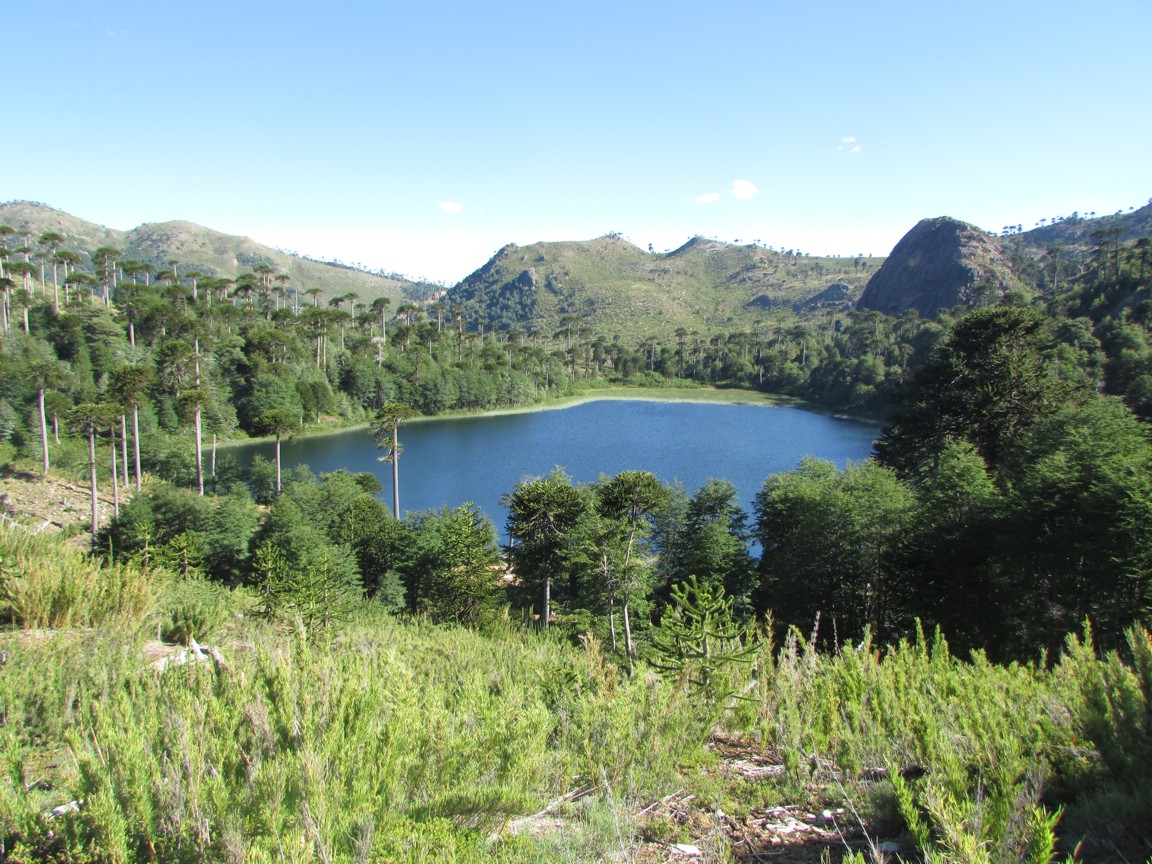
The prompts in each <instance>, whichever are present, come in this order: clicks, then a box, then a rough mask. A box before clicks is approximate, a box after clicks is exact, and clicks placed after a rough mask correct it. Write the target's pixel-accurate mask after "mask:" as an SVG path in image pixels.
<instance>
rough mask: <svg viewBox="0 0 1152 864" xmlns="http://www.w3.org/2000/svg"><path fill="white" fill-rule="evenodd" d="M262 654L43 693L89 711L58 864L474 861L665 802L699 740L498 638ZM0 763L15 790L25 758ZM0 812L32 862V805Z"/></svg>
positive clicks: (688, 729)
mask: <svg viewBox="0 0 1152 864" xmlns="http://www.w3.org/2000/svg"><path fill="white" fill-rule="evenodd" d="M274 636H275V634H273V633H272V632H271V631H265V632H264V633H263V635H262V636H261V637H260V638H258V639H256V640H255V641H254V643H253V644H252V645H251V646H250V648H249V649H248V650H247V651H243V652H240V653H236V654H234V656H232V657H230V658H229V660H228V666H227V668H220V669H217V668H214V667H209V666H206V665H203V664H199V665H189V666H185V667H177V668H172V669H169V670H167V671H165V672H163V673H162V674H157V673H156V672H155V671H153V670H151V669H149V668H147V667H145V666H144V664H143V661H140V662H138V663H137V664H136V665H135V667H133V665H132V664H131V663H130V662H125V663H124V664H122V665H119V664H114V665H113V666H111V667H108V668H105V669H104V670H103V672H104V674H105V676H106V677H105V678H104V680H103V681H101V680H100V678H99V676H95V675H93V673H92V670H85V669H83V668H82V667H81V668H75V667H73V669H72V672H71V674H72V675H73V676H74V677H72V678H71V680H70V681H68V683H65V682H64V681H60V682H58V683H56V684H55V685H54V687H53V689H54V690H56V691H57V692H58V691H59V690H60V689H65V690H67V689H69V688H71V689H72V690H73V691H74V692H76V693H80V692H83V693H84V698H78V699H76V700H74V702H73V704H72V706H71V708H70V711H71V715H72V719H71V721H70V722H67V723H65V724H62V725H63V727H64V728H63V729H62V730H59V731H62V732H63V734H64V737H65V739H66V741H67V744H68V748H69V750H70V752H71V757H72V759H73V760H74V762H75V766H76V770H75V774H74V775H73V776H71V777H69V778H68V780H67V782H68V786H67V790H68V791H67V792H66V793H64V792H63V789H62V790H61V795H59V796H58V797H61V798H66V799H75V800H79V801H83V806H82V807H81V808H80V809H79V810H78V811H77V812H75V813H71V814H68V815H67V816H65V817H63V818H62V819H59V820H54V821H53V823H52V827H53V828H54V829H55V833H54V834H53V840H52V842H53V843H55V844H56V847H57V848H56V853H54V854H64V855H67V856H74V857H78V858H83V857H85V856H95V857H99V858H101V859H102V860H122V861H134V860H154V859H155V860H165V861H183V860H188V861H193V860H197V861H198V860H264V859H272V858H275V859H277V860H293V861H304V860H310V861H311V860H325V861H355V860H369V859H371V860H387V856H388V854H391V853H388V852H387V850H389V849H391V848H392V847H393V846H395V844H396V843H397V832H400V833H401V834H402V835H403V836H405V837H407V838H409V841H411V843H413V844H414V845H413V847H412V848H413V849H418V848H422V847H421V844H424V845H427V846H428V849H429V850H432V849H433V848H436V849H439V851H438V852H437V853H436V854H438V855H439V854H443V850H444V848H446V847H445V846H444V844H448V845H449V846H451V847H452V848H454V849H456V851H455V852H453V853H452V854H454V855H458V856H462V857H461V858H460V860H469V858H470V857H475V858H477V859H479V858H481V857H484V858H485V860H487V859H486V856H488V855H489V854H495V853H499V854H510V853H509V851H508V850H509V849H514V848H516V847H517V844H518V843H520V842H521V841H502V842H501V843H497V844H496V845H495V846H493V845H491V844H490V843H489V841H488V840H487V839H486V838H487V837H488V836H489V835H491V834H493V833H498V832H499V831H500V829H501V827H502V826H503V825H504V824H505V822H506V821H507V820H509V819H510V818H511V817H513V816H515V815H518V814H525V813H531V812H534V811H535V810H537V809H540V808H541V807H542V806H543V805H544V804H546V803H547V802H548V801H549V800H551V799H553V798H555V797H560V796H562V795H564V794H565V793H566V792H568V791H569V790H570V789H572V788H574V787H575V786H576V785H577V784H580V785H591V786H599V787H600V788H612V789H620V790H628V792H629V793H630V794H632V795H642V794H646V793H648V792H650V791H652V790H657V789H662V788H664V786H665V785H666V784H667V783H668V782H671V779H670V778H671V777H673V776H674V774H675V772H676V770H677V768H678V765H679V764H680V762H681V760H682V758H683V756H684V754H685V752H686V751H692V750H698V746H699V741H700V740H701V738H702V736H703V734H704V730H703V729H702V728H701V726H700V719H699V718H698V716H697V713H696V712H695V710H694V709H693V706H692V705H691V704H689V703H688V702H687V701H686V700H683V699H680V698H679V697H678V695H677V694H676V692H675V690H674V689H673V688H671V687H669V686H667V685H666V684H664V683H663V682H661V681H660V680H658V679H656V678H652V677H642V678H635V679H627V680H626V679H622V678H621V677H620V676H619V675H618V674H617V672H616V670H615V667H613V666H610V665H608V664H604V663H602V662H600V661H599V660H598V659H597V658H596V656H595V652H579V651H576V650H574V649H572V648H570V647H569V646H565V645H563V644H560V643H558V642H552V641H547V640H540V639H537V638H535V637H532V636H529V637H525V636H523V635H521V634H518V633H514V632H512V631H507V632H504V633H497V634H495V635H487V636H483V635H480V634H477V633H474V632H471V631H467V630H463V629H459V630H443V629H438V628H433V627H431V626H429V625H426V624H423V623H420V622H417V623H414V624H408V625H405V624H400V623H398V622H395V621H393V620H391V619H389V618H387V617H385V616H383V615H366V616H365V617H363V618H362V619H360V620H359V621H358V622H357V624H356V625H355V626H352V627H350V628H349V629H348V630H347V631H345V633H344V634H343V635H342V636H341V637H340V638H339V639H338V640H335V641H332V642H324V643H314V642H312V641H309V637H308V636H306V635H305V634H304V632H303V631H302V630H301V631H299V632H297V633H295V634H293V635H292V636H291V638H288V639H282V638H274ZM121 655H123V652H121ZM68 675H69V673H68V672H62V673H61V676H62V677H64V678H67V677H68ZM22 680H25V679H22ZM25 684H26V685H28V684H29V682H27V681H26V680H25ZM101 685H103V686H101ZM4 696H5V698H6V699H13V700H21V699H26V698H27V697H28V693H27V692H25V693H23V694H18V693H14V692H11V691H8V692H6V693H4ZM4 746H5V752H4V756H5V761H6V764H9V765H10V766H17V767H14V768H13V771H15V772H16V773H17V774H26V768H23V767H19V766H27V765H28V764H29V763H28V759H29V757H30V754H31V753H32V752H34V748H32V749H30V748H29V742H23V743H21V742H20V741H18V740H15V739H14V738H12V737H9V738H8V739H7V740H6V741H5V742H4ZM7 793H8V794H7V795H6V796H5V798H4V801H3V802H2V808H3V809H0V826H2V827H3V833H4V834H5V835H7V838H8V840H7V843H8V845H9V846H11V845H12V844H13V843H14V842H15V843H16V844H17V845H18V846H19V848H22V849H24V850H29V849H34V848H37V847H38V846H42V845H43V844H44V843H46V842H47V833H46V832H47V825H46V824H40V827H39V830H37V828H36V824H31V823H30V822H29V817H28V812H29V805H28V803H27V802H28V797H29V796H28V795H24V796H22V795H21V794H20V790H19V788H18V787H17V786H16V785H15V784H14V783H12V782H10V783H9V786H8V787H7ZM63 826H66V827H67V830H65V831H61V828H62V827H63ZM505 847H507V848H505ZM428 854H429V855H431V854H432V852H431V851H429V853H428ZM413 856H414V857H410V856H408V855H405V856H404V860H418V859H419V855H418V854H416V853H413Z"/></svg>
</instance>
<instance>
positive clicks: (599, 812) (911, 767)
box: [0, 535, 1152, 862]
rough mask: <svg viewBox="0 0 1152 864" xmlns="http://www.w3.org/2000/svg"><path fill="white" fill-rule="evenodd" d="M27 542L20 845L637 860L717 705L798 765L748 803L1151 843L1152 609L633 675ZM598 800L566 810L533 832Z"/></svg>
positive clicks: (956, 835)
mask: <svg viewBox="0 0 1152 864" xmlns="http://www.w3.org/2000/svg"><path fill="white" fill-rule="evenodd" d="M0 548H2V551H3V555H4V585H5V596H6V597H8V598H9V599H8V600H7V603H8V604H9V605H8V610H9V613H8V614H9V615H10V617H11V618H13V619H15V620H16V621H17V622H19V623H25V624H26V625H27V626H29V627H44V626H55V627H60V628H61V629H59V630H57V631H55V632H49V631H30V630H23V631H19V630H16V631H9V632H6V633H0V650H2V651H3V652H5V654H4V657H5V659H6V662H5V663H3V665H0V766H2V771H0V860H6V861H100V862H104V861H109V862H111V861H124V862H131V861H173V862H185V861H187V862H192V861H223V862H232V861H236V862H239V861H245V862H253V861H255V862H260V861H273V860H275V861H300V862H303V861H325V862H360V861H459V862H470V861H492V860H495V861H501V860H503V861H509V862H511V861H540V862H543V861H552V860H557V859H558V858H559V859H560V860H571V861H582V860H588V861H593V860H602V859H604V858H606V857H609V856H615V857H618V858H621V859H622V860H628V859H630V857H631V856H633V854H634V852H635V849H634V842H635V841H634V836H633V833H634V831H635V830H638V829H637V828H636V822H635V820H634V818H633V815H631V814H635V813H638V812H639V810H640V809H641V808H640V805H639V803H638V802H642V801H644V802H651V801H655V800H659V799H661V798H663V797H665V796H667V795H668V794H669V793H670V792H673V791H674V790H676V789H678V788H683V787H685V786H689V787H693V788H694V789H695V790H697V791H700V792H701V796H700V797H701V798H704V797H706V792H705V787H706V786H707V783H708V782H711V781H710V780H709V779H708V778H709V777H715V776H716V772H714V771H712V770H711V767H712V763H711V760H712V759H713V758H714V757H712V756H710V755H709V753H708V752H707V750H706V749H705V747H703V746H702V745H703V744H704V743H705V742H706V741H707V740H708V738H709V736H710V735H711V733H713V732H715V731H717V730H722V731H726V732H728V733H730V734H731V733H735V734H738V735H740V736H741V737H743V738H745V739H759V741H760V743H761V744H763V745H765V746H766V747H772V748H776V749H778V750H780V751H781V752H782V753H783V755H784V762H785V764H786V768H787V770H786V775H785V777H784V780H783V782H782V783H781V784H780V785H770V784H771V783H773V782H775V781H767V782H762V783H761V785H757V786H755V787H753V786H748V787H746V788H744V789H743V791H740V790H737V791H736V792H735V793H733V794H743V795H745V796H746V797H745V798H744V799H743V800H737V801H735V802H734V806H738V807H751V806H752V803H751V802H752V801H753V799H754V800H755V801H756V802H758V803H759V805H760V806H763V803H764V802H765V801H775V802H780V803H786V802H789V801H797V800H798V799H802V798H805V797H808V796H812V795H814V794H815V795H821V796H829V795H833V796H841V797H846V798H848V799H850V800H851V801H852V802H853V803H854V804H855V805H858V809H859V810H860V811H861V812H862V813H863V814H864V815H865V817H866V818H867V819H868V821H869V824H870V828H871V830H873V831H877V830H879V831H883V832H886V833H887V835H888V836H892V835H900V834H903V835H904V841H905V843H906V844H907V846H908V847H909V848H911V847H915V848H916V850H917V852H916V855H917V856H918V857H919V858H922V859H923V860H927V861H939V862H992V861H1028V862H1047V861H1049V860H1052V859H1053V858H1054V857H1056V855H1057V846H1056V837H1057V831H1058V830H1062V831H1063V834H1064V837H1065V838H1071V840H1073V841H1075V840H1078V839H1081V838H1083V839H1085V840H1086V841H1088V842H1089V843H1096V844H1097V846H1099V847H1100V848H1104V846H1105V845H1106V844H1107V843H1113V844H1124V843H1127V844H1128V846H1127V848H1129V849H1135V850H1136V851H1137V853H1138V855H1137V857H1147V855H1148V853H1149V852H1150V851H1152V849H1150V848H1148V847H1147V846H1143V847H1142V846H1141V845H1140V844H1141V843H1142V842H1143V843H1147V842H1148V839H1149V838H1148V837H1147V829H1146V827H1145V829H1143V830H1144V831H1145V834H1144V835H1141V833H1140V832H1141V830H1142V829H1141V827H1140V826H1142V825H1143V826H1147V825H1149V824H1152V806H1150V802H1152V783H1150V781H1149V779H1148V776H1147V774H1148V772H1147V766H1148V764H1150V762H1149V758H1150V754H1152V719H1150V718H1152V637H1150V636H1149V634H1148V633H1147V632H1146V631H1143V630H1134V631H1132V633H1130V634H1129V641H1128V648H1127V651H1126V652H1124V653H1123V654H1121V653H1112V654H1108V655H1103V656H1101V655H1100V654H1099V652H1097V651H1096V650H1095V648H1094V647H1093V645H1092V642H1091V638H1090V635H1087V634H1086V635H1085V636H1084V637H1083V638H1075V639H1071V640H1070V641H1069V644H1068V648H1067V650H1066V651H1065V652H1064V654H1063V655H1062V656H1061V657H1060V658H1057V660H1056V662H1055V663H1053V664H1051V665H1046V664H1044V663H1040V662H1037V663H1035V664H1017V665H1010V666H999V665H995V664H991V663H989V662H988V661H987V660H986V659H985V658H983V657H982V656H980V655H977V656H974V657H972V658H969V659H965V660H961V659H959V658H956V657H954V656H952V654H951V653H950V652H949V650H948V647H947V645H946V644H945V642H944V640H943V639H941V638H940V637H939V636H937V637H935V638H933V639H931V640H929V639H926V638H924V637H922V636H921V637H920V638H919V639H917V640H914V641H911V642H906V643H901V644H900V645H897V646H893V647H891V648H888V649H881V648H878V647H875V646H873V645H872V644H871V643H870V642H868V641H867V640H866V641H865V642H864V643H863V644H861V645H859V646H850V647H845V648H844V649H842V650H841V651H839V652H837V653H834V654H821V653H819V652H817V651H816V650H815V649H814V647H813V645H812V643H811V642H809V641H806V640H804V639H803V638H801V637H800V636H799V634H796V633H795V632H794V633H793V634H792V635H791V636H790V637H789V638H788V639H787V640H786V641H785V643H784V644H783V646H781V647H780V648H779V649H778V650H776V649H773V648H772V646H770V645H769V644H768V643H767V642H766V641H764V640H758V637H757V636H756V635H755V632H756V631H754V630H749V631H748V633H747V634H746V636H745V637H744V638H745V639H746V640H747V644H746V647H748V648H752V649H754V650H753V651H751V652H750V654H749V657H754V662H750V663H740V664H732V665H731V666H730V667H726V671H725V675H726V676H727V677H726V680H725V682H724V686H723V687H719V688H717V689H716V692H715V694H713V695H711V696H710V695H709V694H708V693H702V692H700V691H699V688H697V689H696V690H692V689H691V688H690V687H689V686H688V685H687V684H686V683H685V680H684V679H685V676H681V678H679V679H677V678H672V677H669V678H662V677H660V676H658V675H657V674H655V673H654V672H652V671H650V670H649V669H648V668H647V667H644V666H643V665H641V666H640V667H638V670H637V673H636V674H635V675H631V676H630V675H628V674H626V673H625V672H623V671H622V670H621V669H620V668H619V667H618V666H617V665H616V664H615V663H613V662H611V661H610V660H609V659H608V658H606V657H605V656H604V654H603V653H602V651H601V650H600V646H599V645H598V644H597V643H596V642H595V640H593V639H588V640H586V641H585V642H584V643H583V645H582V646H579V647H574V646H572V645H569V644H566V643H564V642H563V641H561V640H560V639H559V638H558V637H556V636H554V635H547V634H540V633H525V632H521V631H520V630H518V629H517V628H515V627H513V626H511V625H509V624H507V623H506V622H505V623H503V624H502V623H500V622H496V623H493V624H492V625H491V626H490V627H489V628H488V629H487V630H486V631H485V632H483V633H481V632H476V631H472V630H468V629H464V628H444V627H438V626H433V625H431V624H429V623H427V622H425V621H423V620H414V621H400V620H397V619H394V618H391V617H389V616H388V615H386V614H384V613H382V612H380V611H378V610H374V609H373V608H371V607H368V606H366V607H364V608H363V609H361V610H360V611H359V612H358V613H357V615H356V616H355V617H354V618H353V620H352V621H351V622H350V623H349V624H347V625H346V626H345V627H343V628H342V629H340V630H337V631H323V632H322V633H311V634H310V633H308V632H307V631H306V629H305V628H304V627H302V626H298V627H296V628H290V627H289V628H286V629H285V628H283V627H281V628H280V629H277V628H276V627H274V626H273V625H271V624H269V623H268V622H265V621H262V620H255V619H244V620H243V621H242V622H241V623H240V624H237V623H236V622H235V620H234V618H233V616H234V615H235V613H236V612H238V611H242V606H240V607H237V606H236V605H235V604H236V603H238V602H239V600H238V598H237V597H236V596H233V595H221V596H215V597H213V598H210V600H211V604H210V605H212V608H213V610H215V611H213V612H211V614H208V613H204V612H203V611H202V610H200V606H201V604H202V603H203V602H208V601H207V600H204V598H203V597H202V596H201V594H202V593H203V591H204V590H205V588H204V586H197V585H184V586H183V588H182V589H181V590H182V591H184V592H185V593H189V592H190V596H191V600H189V599H188V597H185V596H184V595H183V594H181V593H180V592H173V591H171V589H170V588H169V587H167V585H166V584H165V582H164V581H163V580H159V577H157V579H158V580H159V581H152V582H149V581H148V580H149V579H151V578H152V577H150V576H149V575H148V574H147V573H146V572H144V571H141V570H138V569H134V568H133V567H131V566H127V567H113V568H104V569H100V568H98V566H97V565H96V564H95V563H94V562H92V561H90V560H88V559H86V558H84V556H81V555H79V554H77V555H75V556H74V555H73V554H72V553H70V552H63V551H60V550H57V549H55V547H53V546H51V545H43V546H42V545H40V541H35V540H27V539H24V538H20V539H18V540H13V539H12V537H11V536H10V535H9V536H5V537H4V545H3V547H0ZM43 574H55V575H50V576H45V575H43ZM70 581H75V582H79V583H80V584H81V586H82V590H78V589H76V588H75V586H72V585H70V584H68V583H69V582H70ZM102 583H109V584H111V585H112V586H119V587H115V588H114V589H111V588H103V587H101V586H102ZM52 586H56V587H52ZM132 586H136V587H135V588H133V587H132ZM141 586H147V587H148V591H147V592H145V591H144V590H143V587H141ZM149 592H159V593H163V597H162V601H163V602H162V603H161V604H160V605H159V607H158V608H159V609H160V610H161V611H163V610H165V609H168V610H170V609H172V608H180V607H181V606H186V607H188V608H192V607H195V608H194V609H192V611H191V612H187V611H186V612H184V613H181V616H177V617H178V618H179V619H180V620H181V621H183V622H185V624H186V625H187V626H186V627H184V629H188V630H190V631H191V630H192V629H195V628H199V629H204V628H205V627H209V626H214V627H216V628H217V629H218V630H219V629H220V628H221V627H223V629H222V630H220V633H221V634H222V635H223V636H224V637H225V638H223V639H222V640H221V641H219V642H217V644H218V645H220V646H221V648H222V651H223V655H222V656H223V658H224V663H223V664H220V663H216V662H210V663H196V664H188V665H185V666H169V667H167V668H166V669H165V670H164V671H162V672H161V671H157V670H156V669H154V668H152V667H151V666H149V665H148V661H147V659H146V658H145V656H144V655H143V653H142V652H141V650H140V646H141V642H142V636H141V634H142V632H143V630H144V626H143V625H145V624H148V625H149V626H150V625H151V623H152V622H153V621H154V620H156V616H155V615H153V614H151V613H150V612H149V610H150V609H151V606H150V603H146V602H143V600H141V599H140V598H142V597H145V596H148V597H152V596H153V593H149ZM61 597H63V598H66V599H64V600H61V599H59V598H61ZM21 598H24V599H21ZM51 598H57V599H55V600H52V599H51ZM101 598H104V599H101ZM125 598H127V599H125ZM132 598H136V599H132ZM229 603H232V604H234V605H233V608H232V610H231V614H230V615H229V616H227V617H228V623H226V624H222V623H221V622H222V619H221V616H220V614H219V612H220V608H221V604H224V606H227V604H229ZM52 609H57V610H59V611H57V612H53V613H49V612H45V611H38V610H52ZM197 610H200V611H197ZM193 613H194V614H193ZM165 616H167V617H165ZM159 620H161V621H163V620H172V615H171V614H170V613H169V612H165V613H164V614H163V615H161V616H160V618H159ZM212 622H215V624H213V623H212ZM717 698H718V699H721V700H723V701H722V702H720V703H717V702H715V701H713V700H714V699H717ZM814 789H820V790H823V791H820V792H814V791H813V790H814ZM585 793H590V794H587V795H585ZM569 797H570V798H572V799H573V800H576V799H579V801H580V803H579V804H574V805H571V806H570V807H569V808H568V810H567V815H568V818H569V822H568V827H567V828H566V829H565V830H564V832H563V833H560V834H552V835H549V836H544V837H534V836H532V835H531V834H530V833H526V834H516V833H515V832H513V831H511V830H508V829H509V825H510V823H511V820H513V819H514V818H517V817H523V816H525V815H527V814H533V813H537V812H538V811H541V810H545V809H547V807H548V805H550V804H552V803H555V802H557V801H559V800H562V799H566V798H569ZM718 800H719V799H718ZM71 802H76V804H75V806H74V807H72V808H68V809H66V810H65V811H64V812H62V813H60V814H59V815H55V816H53V815H50V811H51V810H52V809H53V808H56V807H59V806H60V805H67V804H69V803H71ZM726 806H727V805H726ZM1101 808H1106V810H1105V812H1106V814H1107V818H1106V819H1101V818H1100V812H1101ZM519 821H520V820H518V822H519ZM1141 850H1142V851H1141Z"/></svg>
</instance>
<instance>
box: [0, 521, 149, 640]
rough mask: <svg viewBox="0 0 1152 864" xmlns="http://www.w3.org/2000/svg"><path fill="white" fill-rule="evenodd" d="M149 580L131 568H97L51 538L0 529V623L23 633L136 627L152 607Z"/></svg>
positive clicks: (142, 571)
mask: <svg viewBox="0 0 1152 864" xmlns="http://www.w3.org/2000/svg"><path fill="white" fill-rule="evenodd" d="M156 599H157V597H156V587H155V579H154V576H153V574H152V573H150V572H149V571H148V570H146V569H144V568H141V567H139V566H136V565H132V564H128V565H124V566H102V565H100V564H99V563H98V562H96V561H94V560H93V559H92V557H91V556H89V555H86V554H85V553H83V552H81V551H80V550H78V549H74V548H71V547H68V546H65V545H62V544H61V543H60V542H59V541H58V540H56V539H55V538H52V537H51V536H44V535H31V534H27V533H25V532H24V531H21V530H20V529H18V528H14V527H10V526H0V618H2V619H3V620H6V621H8V622H10V623H12V624H14V625H17V626H20V627H24V628H40V627H44V628H52V629H63V628H73V627H97V626H105V625H113V624H117V623H125V622H130V621H140V620H142V619H143V618H144V616H145V615H147V614H148V612H150V611H151V609H152V607H153V606H154V605H155V603H156Z"/></svg>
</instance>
